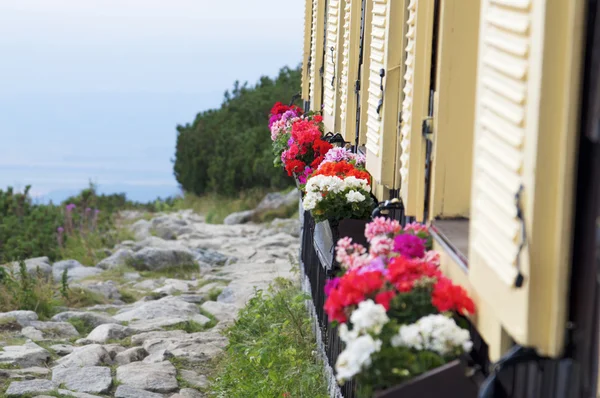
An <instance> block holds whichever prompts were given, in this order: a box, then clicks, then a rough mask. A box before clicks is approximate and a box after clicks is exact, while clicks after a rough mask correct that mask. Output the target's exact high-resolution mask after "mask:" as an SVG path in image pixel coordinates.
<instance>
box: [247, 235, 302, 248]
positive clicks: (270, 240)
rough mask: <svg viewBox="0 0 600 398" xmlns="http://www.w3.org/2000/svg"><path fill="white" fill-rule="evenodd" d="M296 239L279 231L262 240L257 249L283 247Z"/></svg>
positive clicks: (288, 245)
mask: <svg viewBox="0 0 600 398" xmlns="http://www.w3.org/2000/svg"><path fill="white" fill-rule="evenodd" d="M295 242H296V240H295V239H294V238H292V237H291V236H290V235H288V234H284V233H278V234H275V235H273V236H269V237H267V238H265V239H263V240H262V242H261V243H259V244H258V245H257V246H256V248H257V249H281V248H287V247H290V246H291V245H292V244H293V243H295Z"/></svg>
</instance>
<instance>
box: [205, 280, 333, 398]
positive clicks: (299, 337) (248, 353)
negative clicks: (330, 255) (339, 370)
mask: <svg viewBox="0 0 600 398" xmlns="http://www.w3.org/2000/svg"><path fill="white" fill-rule="evenodd" d="M306 299H307V297H306V295H305V294H303V293H302V292H301V291H300V289H299V288H298V286H296V285H295V284H293V283H292V282H290V281H288V280H283V279H278V280H276V282H275V283H274V284H273V285H272V286H271V287H270V288H269V290H268V291H267V292H263V291H260V290H259V291H257V292H256V295H255V296H254V297H253V298H252V299H251V300H250V301H249V303H248V305H247V306H246V307H245V308H244V309H243V310H242V311H241V313H240V317H239V319H238V320H237V321H236V323H235V324H234V325H233V326H232V327H231V328H229V329H228V330H227V332H226V333H227V337H228V338H229V345H228V346H227V348H226V350H225V352H224V354H223V356H222V357H221V358H220V360H219V363H218V364H217V366H216V369H215V372H214V375H215V377H214V378H213V379H212V383H211V386H210V391H209V396H211V397H219V398H221V397H280V396H282V395H283V394H285V395H286V396H290V397H311V398H325V397H328V396H329V395H328V393H327V383H326V381H325V377H324V374H323V368H322V365H321V363H320V362H319V360H318V359H317V358H316V357H315V356H314V355H313V352H314V351H315V350H316V343H315V338H314V336H313V334H312V328H311V323H310V319H309V317H308V314H307V312H306V308H305V304H304V303H305V300H306Z"/></svg>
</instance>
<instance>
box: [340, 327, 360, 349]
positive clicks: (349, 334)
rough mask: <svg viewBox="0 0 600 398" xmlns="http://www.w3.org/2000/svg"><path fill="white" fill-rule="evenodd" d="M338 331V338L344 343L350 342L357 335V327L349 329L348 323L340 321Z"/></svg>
mask: <svg viewBox="0 0 600 398" xmlns="http://www.w3.org/2000/svg"><path fill="white" fill-rule="evenodd" d="M338 333H339V336H340V339H341V340H342V341H343V342H344V343H346V344H350V343H352V342H353V341H354V340H356V338H357V337H358V332H357V329H356V328H354V329H352V330H349V329H348V325H346V324H345V323H342V324H341V325H340V327H339V329H338Z"/></svg>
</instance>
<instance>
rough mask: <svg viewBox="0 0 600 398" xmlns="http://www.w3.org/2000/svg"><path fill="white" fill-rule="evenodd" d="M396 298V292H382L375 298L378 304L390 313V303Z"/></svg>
mask: <svg viewBox="0 0 600 398" xmlns="http://www.w3.org/2000/svg"><path fill="white" fill-rule="evenodd" d="M394 297H396V292H393V291H387V292H381V293H379V294H377V295H376V296H375V302H376V303H377V304H381V305H383V307H384V308H385V310H386V311H389V309H390V302H391V301H392V299H393V298H394Z"/></svg>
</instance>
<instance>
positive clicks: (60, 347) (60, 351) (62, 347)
mask: <svg viewBox="0 0 600 398" xmlns="http://www.w3.org/2000/svg"><path fill="white" fill-rule="evenodd" d="M50 348H51V349H52V350H53V351H54V352H55V353H56V354H57V355H60V356H65V355H69V354H70V353H72V352H73V350H74V349H75V347H73V346H72V345H68V344H54V345H52V346H50Z"/></svg>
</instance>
